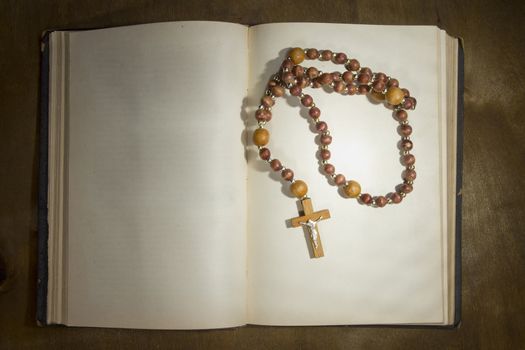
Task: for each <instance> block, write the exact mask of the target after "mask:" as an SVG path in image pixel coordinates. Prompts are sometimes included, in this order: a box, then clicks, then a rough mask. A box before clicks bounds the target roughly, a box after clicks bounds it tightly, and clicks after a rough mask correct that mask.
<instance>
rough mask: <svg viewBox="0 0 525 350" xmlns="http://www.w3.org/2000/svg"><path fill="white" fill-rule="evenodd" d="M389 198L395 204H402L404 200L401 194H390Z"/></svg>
mask: <svg viewBox="0 0 525 350" xmlns="http://www.w3.org/2000/svg"><path fill="white" fill-rule="evenodd" d="M388 198H390V200H391V201H392V203H395V204H398V203H401V200H402V199H403V198H402V197H401V196H400V195H399V193H397V192H392V193H389V194H388Z"/></svg>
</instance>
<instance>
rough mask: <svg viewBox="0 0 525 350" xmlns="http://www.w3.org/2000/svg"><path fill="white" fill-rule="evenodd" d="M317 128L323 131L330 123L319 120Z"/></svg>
mask: <svg viewBox="0 0 525 350" xmlns="http://www.w3.org/2000/svg"><path fill="white" fill-rule="evenodd" d="M315 128H316V129H317V131H318V132H320V133H323V132H325V131H326V130H328V124H326V122H319V123H316V124H315Z"/></svg>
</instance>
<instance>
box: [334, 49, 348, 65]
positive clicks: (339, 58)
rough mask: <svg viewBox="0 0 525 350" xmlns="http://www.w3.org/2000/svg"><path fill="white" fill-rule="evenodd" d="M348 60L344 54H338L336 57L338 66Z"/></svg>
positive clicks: (335, 60)
mask: <svg viewBox="0 0 525 350" xmlns="http://www.w3.org/2000/svg"><path fill="white" fill-rule="evenodd" d="M347 59H348V58H347V57H346V54H345V53H344V52H338V53H337V54H336V55H335V57H334V62H335V63H337V64H343V63H345V62H346V60H347Z"/></svg>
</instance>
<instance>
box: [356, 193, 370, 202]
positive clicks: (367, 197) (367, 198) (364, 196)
mask: <svg viewBox="0 0 525 350" xmlns="http://www.w3.org/2000/svg"><path fill="white" fill-rule="evenodd" d="M359 199H360V200H361V202H363V204H366V205H369V204H371V203H372V196H371V195H370V194H368V193H363V194H361V196H359Z"/></svg>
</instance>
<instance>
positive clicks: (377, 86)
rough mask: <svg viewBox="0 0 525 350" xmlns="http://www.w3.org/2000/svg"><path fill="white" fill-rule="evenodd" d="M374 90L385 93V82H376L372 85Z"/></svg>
mask: <svg viewBox="0 0 525 350" xmlns="http://www.w3.org/2000/svg"><path fill="white" fill-rule="evenodd" d="M372 89H374V90H375V91H377V92H383V90H384V89H385V82H384V81H382V80H376V81H375V82H374V83H373V84H372Z"/></svg>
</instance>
